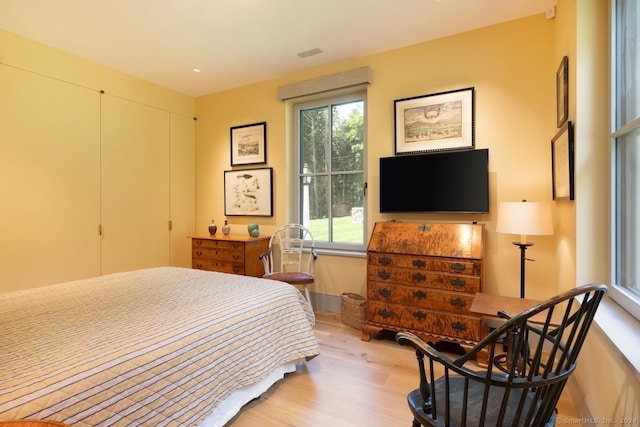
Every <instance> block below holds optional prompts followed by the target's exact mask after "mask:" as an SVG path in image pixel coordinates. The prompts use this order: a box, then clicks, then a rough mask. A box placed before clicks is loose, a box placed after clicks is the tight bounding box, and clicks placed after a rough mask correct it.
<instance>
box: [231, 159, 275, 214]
mask: <svg viewBox="0 0 640 427" xmlns="http://www.w3.org/2000/svg"><path fill="white" fill-rule="evenodd" d="M224 214H225V215H226V216H234V215H235V216H273V168H258V169H238V170H230V171H224Z"/></svg>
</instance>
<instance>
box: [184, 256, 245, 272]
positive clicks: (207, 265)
mask: <svg viewBox="0 0 640 427" xmlns="http://www.w3.org/2000/svg"><path fill="white" fill-rule="evenodd" d="M191 267H192V268H194V269H197V270H207V271H218V272H220V273H233V274H244V264H237V263H234V262H227V261H218V260H212V259H204V258H192V259H191Z"/></svg>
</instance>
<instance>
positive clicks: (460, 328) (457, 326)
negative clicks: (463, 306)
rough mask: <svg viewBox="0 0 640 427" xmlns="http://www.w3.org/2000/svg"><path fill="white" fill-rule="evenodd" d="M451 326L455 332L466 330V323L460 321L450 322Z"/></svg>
mask: <svg viewBox="0 0 640 427" xmlns="http://www.w3.org/2000/svg"><path fill="white" fill-rule="evenodd" d="M451 327H452V328H453V329H454V330H455V331H456V332H463V331H466V330H467V325H465V324H464V323H461V322H453V323H452V324H451Z"/></svg>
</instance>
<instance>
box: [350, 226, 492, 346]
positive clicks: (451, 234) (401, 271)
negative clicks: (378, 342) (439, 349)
mask: <svg viewBox="0 0 640 427" xmlns="http://www.w3.org/2000/svg"><path fill="white" fill-rule="evenodd" d="M483 234H484V227H483V226H482V225H480V224H425V223H409V222H378V223H376V224H375V226H374V229H373V233H372V234H371V239H370V241H369V247H368V248H367V319H366V322H365V323H364V324H363V326H362V339H363V340H365V341H368V340H370V339H371V334H372V333H374V332H375V333H377V332H379V331H381V330H383V329H386V330H391V331H396V332H397V331H410V332H412V333H414V334H416V335H418V336H420V337H421V338H422V339H424V340H426V341H430V342H438V341H447V342H452V343H455V344H460V345H461V346H462V347H463V348H466V349H468V348H470V347H471V346H473V345H474V344H475V343H476V342H477V341H479V340H480V339H482V338H483V337H484V336H485V335H486V334H487V333H488V330H487V327H486V325H485V324H484V323H483V321H482V317H481V316H480V315H477V314H473V313H471V312H470V310H469V309H470V308H471V304H472V303H473V297H474V295H475V293H476V292H482V281H483V268H484V243H483V237H484V236H483Z"/></svg>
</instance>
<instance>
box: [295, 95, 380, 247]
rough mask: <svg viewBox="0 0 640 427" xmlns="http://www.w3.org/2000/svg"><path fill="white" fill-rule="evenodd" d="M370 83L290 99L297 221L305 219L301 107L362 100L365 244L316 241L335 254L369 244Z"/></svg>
mask: <svg viewBox="0 0 640 427" xmlns="http://www.w3.org/2000/svg"><path fill="white" fill-rule="evenodd" d="M367 96H368V93H367V86H366V85H359V86H355V87H353V88H349V89H340V90H335V91H329V92H324V93H320V94H315V95H313V96H306V97H303V98H300V99H296V100H295V101H293V102H292V103H291V114H292V129H293V134H292V135H293V138H292V139H293V144H292V147H291V148H292V150H291V153H292V162H291V169H290V171H291V177H292V181H293V182H292V186H291V189H290V190H289V191H290V193H289V194H290V195H291V202H292V212H291V214H292V218H293V219H294V221H296V222H300V223H301V221H302V218H301V203H302V201H301V189H300V185H299V179H298V178H299V169H300V154H301V153H300V125H299V112H300V110H301V109H304V108H307V107H310V106H312V105H314V104H316V103H320V102H323V100H330V101H329V102H330V103H332V104H335V103H339V102H340V101H345V102H346V101H352V100H355V99H362V100H363V103H364V105H363V111H362V114H363V130H362V131H363V139H364V144H363V148H362V156H363V165H362V174H363V180H364V182H363V185H364V191H365V193H364V196H363V203H362V205H363V209H364V212H363V218H362V221H363V231H362V244H355V243H341V242H318V241H315V246H316V248H317V250H318V252H320V253H330V254H335V255H345V256H361V254H362V253H364V252H365V251H366V246H367V237H368V236H367V224H368V204H367V197H368V190H367V187H368V185H367V177H368V172H367V171H368V158H367V145H368V144H367V141H368V136H367V128H368V126H367V121H368V120H367V111H368V100H367Z"/></svg>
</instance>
